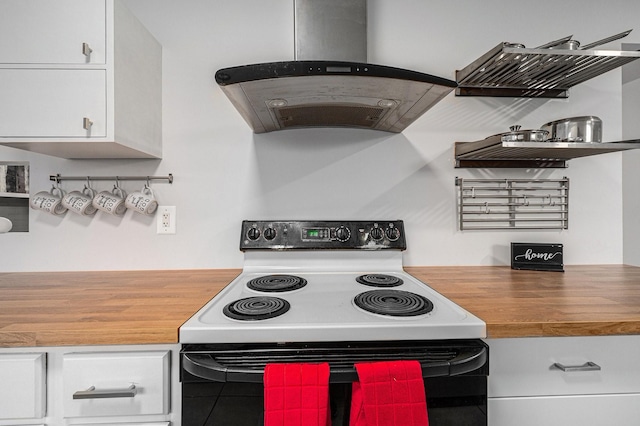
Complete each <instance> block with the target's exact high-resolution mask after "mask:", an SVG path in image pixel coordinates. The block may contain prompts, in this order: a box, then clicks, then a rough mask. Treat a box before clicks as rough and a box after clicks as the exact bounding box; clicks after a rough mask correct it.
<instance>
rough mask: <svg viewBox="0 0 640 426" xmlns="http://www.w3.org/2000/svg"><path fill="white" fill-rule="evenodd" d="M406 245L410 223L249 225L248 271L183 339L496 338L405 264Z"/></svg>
mask: <svg viewBox="0 0 640 426" xmlns="http://www.w3.org/2000/svg"><path fill="white" fill-rule="evenodd" d="M342 226H344V228H343V231H341V232H339V230H340V229H341V228H340V227H342ZM390 229H391V230H392V231H389V230H390ZM269 230H270V231H269ZM374 230H378V231H374ZM265 231H266V232H265ZM372 234H373V235H372ZM268 236H271V238H270V239H267V238H265V237H268ZM405 244H406V243H405V239H404V228H403V224H402V222H401V221H392V222H336V221H331V222H326V221H322V222H292V221H287V222H283V221H281V222H255V221H253V222H252V221H245V222H243V228H242V237H241V243H240V247H241V249H242V250H244V251H245V263H244V267H243V271H242V273H241V274H240V275H239V276H238V277H237V278H236V279H235V280H233V281H232V282H231V283H230V284H229V285H228V286H227V287H225V288H224V289H223V290H222V291H221V292H220V293H219V294H218V295H216V296H215V297H214V298H213V299H212V300H211V301H210V302H209V303H207V304H206V305H205V306H204V307H203V308H202V309H201V310H200V311H198V312H197V313H196V314H195V315H194V316H193V317H192V318H191V319H190V320H189V321H187V322H186V323H185V324H184V325H183V326H182V327H181V328H180V342H181V343H258V342H262V343H269V342H271V343H273V342H276V343H278V342H283V343H284V342H313V341H317V342H327V341H380V340H430V339H468V338H482V337H486V327H485V324H484V322H483V321H481V320H480V319H478V318H477V317H475V316H473V315H472V314H471V313H469V312H467V311H465V310H464V309H462V308H461V307H459V306H458V305H456V304H455V303H453V302H452V301H450V300H448V299H447V298H445V297H444V296H442V295H441V294H439V293H437V292H436V291H435V290H433V289H432V288H430V287H429V286H428V285H427V284H425V283H422V282H421V281H419V280H417V279H416V278H415V277H413V276H411V275H409V274H407V273H406V272H405V271H404V270H403V269H402V250H404V247H405ZM312 246H313V247H316V248H315V249H311V247H312ZM318 246H320V248H318Z"/></svg>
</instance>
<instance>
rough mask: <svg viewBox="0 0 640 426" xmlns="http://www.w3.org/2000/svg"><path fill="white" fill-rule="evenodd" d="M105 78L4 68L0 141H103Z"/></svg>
mask: <svg viewBox="0 0 640 426" xmlns="http://www.w3.org/2000/svg"><path fill="white" fill-rule="evenodd" d="M106 78H107V77H106V71H105V70H53V69H47V70H39V69H14V68H12V69H0V99H2V102H0V117H2V120H0V138H2V137H8V138H22V137H31V138H37V137H52V138H55V137H76V138H88V137H105V136H106V131H107V128H106V120H107V119H106V116H107V109H106V104H107V99H106ZM85 117H86V118H88V119H90V120H91V121H92V122H93V124H92V125H91V127H90V128H89V129H85V128H84V127H83V124H84V118H85Z"/></svg>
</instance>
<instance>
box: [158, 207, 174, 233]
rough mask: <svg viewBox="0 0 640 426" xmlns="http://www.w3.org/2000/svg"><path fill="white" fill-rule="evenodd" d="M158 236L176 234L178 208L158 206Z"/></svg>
mask: <svg viewBox="0 0 640 426" xmlns="http://www.w3.org/2000/svg"><path fill="white" fill-rule="evenodd" d="M156 216H157V218H158V234H175V233H176V206H158V213H156Z"/></svg>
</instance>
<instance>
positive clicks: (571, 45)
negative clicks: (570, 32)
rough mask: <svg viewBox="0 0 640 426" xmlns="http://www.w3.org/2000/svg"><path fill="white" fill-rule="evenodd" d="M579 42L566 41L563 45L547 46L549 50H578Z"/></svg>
mask: <svg viewBox="0 0 640 426" xmlns="http://www.w3.org/2000/svg"><path fill="white" fill-rule="evenodd" d="M579 47H580V42H579V41H578V40H567V41H565V42H564V43H560V44H556V45H554V46H549V49H565V50H578V48H579Z"/></svg>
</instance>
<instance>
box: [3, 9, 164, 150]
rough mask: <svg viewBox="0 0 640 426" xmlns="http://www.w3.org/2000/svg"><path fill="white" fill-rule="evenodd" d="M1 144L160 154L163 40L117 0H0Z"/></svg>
mask: <svg viewBox="0 0 640 426" xmlns="http://www.w3.org/2000/svg"><path fill="white" fill-rule="evenodd" d="M0 99H2V103H0V116H1V117H3V120H0V121H1V122H0V144H1V145H5V146H10V147H14V148H20V149H25V150H28V151H33V152H38V153H41V154H47V155H53V156H57V157H63V158H161V157H162V48H161V46H160V44H159V43H158V42H157V41H156V40H155V39H154V38H153V36H152V35H151V34H150V33H149V32H148V31H147V30H146V29H145V28H144V26H143V25H142V24H141V23H140V22H139V21H138V20H137V19H136V18H135V16H133V14H132V13H131V12H130V11H129V10H128V9H127V8H126V6H125V5H124V4H123V3H122V2H121V1H120V0H56V1H55V2H51V1H50V0H3V1H2V2H0Z"/></svg>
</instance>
